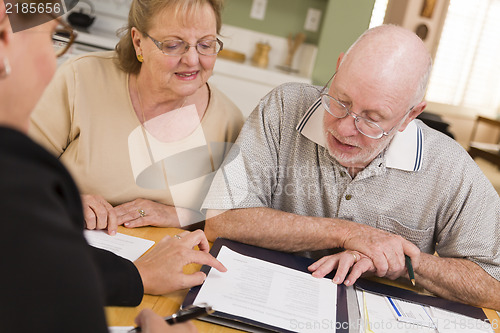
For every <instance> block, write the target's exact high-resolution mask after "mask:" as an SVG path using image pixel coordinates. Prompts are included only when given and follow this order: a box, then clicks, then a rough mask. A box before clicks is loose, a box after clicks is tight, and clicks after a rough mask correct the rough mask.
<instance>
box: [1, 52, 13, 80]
mask: <svg viewBox="0 0 500 333" xmlns="http://www.w3.org/2000/svg"><path fill="white" fill-rule="evenodd" d="M2 62H3V68H0V79H5V78H6V77H7V76H9V75H10V71H11V70H10V64H9V59H7V57H4V58H3V61H2Z"/></svg>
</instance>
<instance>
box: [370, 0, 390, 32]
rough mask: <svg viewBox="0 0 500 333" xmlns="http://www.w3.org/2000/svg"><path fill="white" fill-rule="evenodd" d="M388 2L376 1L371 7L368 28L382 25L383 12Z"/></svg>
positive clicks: (384, 0) (385, 0) (383, 0)
mask: <svg viewBox="0 0 500 333" xmlns="http://www.w3.org/2000/svg"><path fill="white" fill-rule="evenodd" d="M388 3H389V0H376V1H375V5H374V6H373V11H372V18H371V20H370V28H373V27H376V26H379V25H382V23H384V17H385V11H386V10H387V4H388Z"/></svg>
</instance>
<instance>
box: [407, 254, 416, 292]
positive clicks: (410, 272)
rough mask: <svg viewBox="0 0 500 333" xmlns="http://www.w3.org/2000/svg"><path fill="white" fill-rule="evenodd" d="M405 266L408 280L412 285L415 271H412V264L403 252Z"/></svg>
mask: <svg viewBox="0 0 500 333" xmlns="http://www.w3.org/2000/svg"><path fill="white" fill-rule="evenodd" d="M405 261H406V268H407V269H408V275H409V276H410V281H411V284H412V285H413V286H415V272H413V266H412V264H411V258H410V257H408V256H407V255H406V254H405Z"/></svg>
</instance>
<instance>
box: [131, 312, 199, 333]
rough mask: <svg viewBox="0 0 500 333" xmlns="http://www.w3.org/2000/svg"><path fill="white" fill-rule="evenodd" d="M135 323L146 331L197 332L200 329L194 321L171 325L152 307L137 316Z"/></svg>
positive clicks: (168, 332) (147, 332)
mask: <svg viewBox="0 0 500 333" xmlns="http://www.w3.org/2000/svg"><path fill="white" fill-rule="evenodd" d="M135 323H136V324H137V325H138V326H140V327H141V332H144V333H176V332H178V333H196V332H198V330H197V329H196V327H195V326H194V324H193V323H192V322H187V323H182V324H175V325H169V324H167V323H166V322H165V320H164V319H163V318H162V317H160V316H159V315H157V314H156V313H154V312H153V311H152V310H150V309H144V310H142V311H141V313H139V315H138V316H137V317H136V318H135Z"/></svg>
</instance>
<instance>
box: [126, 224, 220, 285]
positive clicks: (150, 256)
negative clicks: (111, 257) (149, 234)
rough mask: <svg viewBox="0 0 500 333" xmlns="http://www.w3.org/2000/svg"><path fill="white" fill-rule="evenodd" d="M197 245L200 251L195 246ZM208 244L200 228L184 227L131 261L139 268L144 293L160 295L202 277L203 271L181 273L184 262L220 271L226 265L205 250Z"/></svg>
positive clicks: (195, 282)
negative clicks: (207, 266)
mask: <svg viewBox="0 0 500 333" xmlns="http://www.w3.org/2000/svg"><path fill="white" fill-rule="evenodd" d="M195 246H198V248H199V249H200V251H198V250H195V249H194V247H195ZM208 250H209V244H208V240H207V238H206V237H205V233H204V232H203V231H201V230H196V231H194V232H189V231H184V232H183V233H181V234H180V235H178V236H177V237H174V238H172V237H170V236H166V237H165V238H163V239H162V240H161V241H160V242H158V244H157V245H156V246H155V247H154V248H153V249H152V250H151V251H150V252H147V253H146V254H145V255H143V256H142V257H140V258H139V259H137V260H136V261H135V262H134V264H135V266H136V267H137V269H138V270H139V273H140V275H141V278H142V282H143V285H144V292H145V293H146V294H153V295H162V294H167V293H170V292H173V291H176V290H180V289H186V288H191V287H194V286H197V285H200V284H202V283H203V281H205V278H206V275H205V273H203V272H200V271H198V272H195V273H193V274H189V275H188V274H184V272H183V268H184V266H186V265H188V264H191V263H196V264H200V265H209V266H212V267H214V268H215V269H217V270H218V271H220V272H225V271H226V268H225V267H224V265H222V263H220V262H219V261H218V260H217V259H215V258H214V257H213V256H212V255H211V254H209V253H208Z"/></svg>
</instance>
